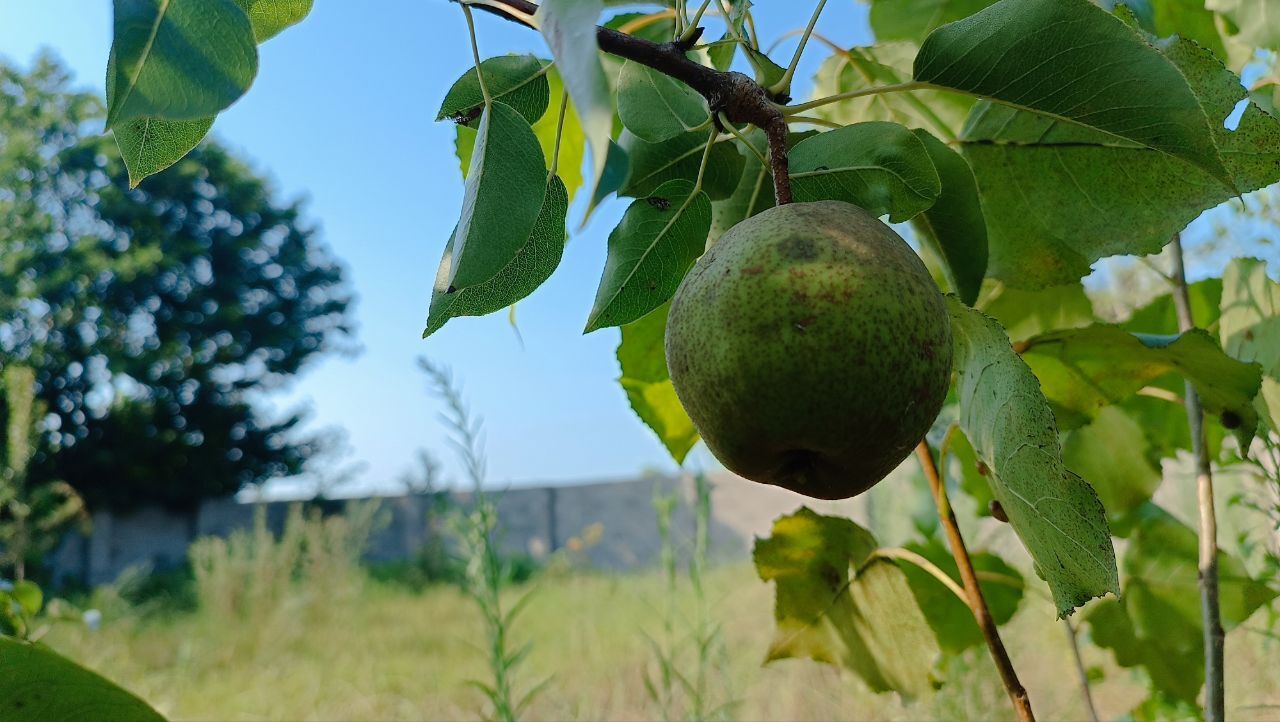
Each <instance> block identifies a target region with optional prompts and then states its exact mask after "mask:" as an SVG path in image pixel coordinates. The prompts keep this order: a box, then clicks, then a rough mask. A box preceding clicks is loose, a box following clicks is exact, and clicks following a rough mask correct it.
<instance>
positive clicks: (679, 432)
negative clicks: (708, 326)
mask: <svg viewBox="0 0 1280 722" xmlns="http://www.w3.org/2000/svg"><path fill="white" fill-rule="evenodd" d="M670 307H671V304H670V303H664V304H662V305H661V306H659V307H658V308H656V309H654V310H653V311H650V312H649V313H647V314H645V315H644V316H643V317H642V318H641V319H640V320H638V321H632V322H631V323H628V324H626V325H624V326H623V327H622V340H621V342H619V344H618V366H619V367H620V368H621V369H622V375H621V376H620V377H619V378H618V383H619V384H621V386H622V389H623V391H625V392H626V393H627V400H628V401H629V402H631V409H632V410H633V411H635V412H636V416H639V417H640V420H641V421H643V422H644V423H645V425H646V426H648V427H649V428H650V429H651V430H653V433H655V434H657V435H658V440H659V441H661V442H662V445H663V446H664V447H666V449H667V453H669V454H671V458H672V459H674V460H675V462H676V463H677V464H683V463H684V459H685V456H687V455H688V454H689V450H690V449H692V448H693V445H694V444H696V443H698V430H697V429H695V428H693V421H691V420H690V419H689V415H688V414H687V413H685V410H684V407H683V406H681V405H680V399H678V398H676V389H675V386H673V385H672V383H671V374H670V373H668V372H667V355H666V351H665V349H664V345H663V344H664V339H665V337H666V332H667V311H668V310H669V309H670Z"/></svg>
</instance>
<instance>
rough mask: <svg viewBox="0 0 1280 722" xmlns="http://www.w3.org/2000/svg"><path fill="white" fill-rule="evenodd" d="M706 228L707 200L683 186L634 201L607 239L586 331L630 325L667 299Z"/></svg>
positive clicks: (670, 185) (700, 246)
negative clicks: (605, 257)
mask: <svg viewBox="0 0 1280 722" xmlns="http://www.w3.org/2000/svg"><path fill="white" fill-rule="evenodd" d="M710 228H711V201H710V200H708V199H707V195H706V194H705V193H703V192H702V191H695V190H694V187H693V184H692V183H690V182H688V181H683V180H673V181H668V182H666V183H664V184H662V185H661V186H659V187H658V188H657V189H656V190H655V191H654V192H653V194H652V195H649V196H646V197H644V198H639V199H637V200H635V201H633V202H632V203H631V205H630V206H628V207H627V211H626V213H625V214H623V216H622V220H621V221H620V222H619V223H618V226H617V227H616V228H614V229H613V232H612V233H610V234H609V256H608V258H607V259H606V260H605V266H604V275H603V277H602V278H601V279H600V288H599V290H598V291H597V292H596V301H595V305H594V307H593V308H592V309H591V315H590V317H589V318H588V319H587V328H586V330H587V332H588V333H589V332H591V331H595V330H596V329H600V328H605V327H606V326H621V325H622V324H625V323H630V322H632V321H635V320H636V319H639V318H640V317H642V316H644V315H645V314H647V313H649V312H650V311H652V310H653V309H655V308H657V307H658V306H661V305H662V304H663V303H665V302H666V301H668V300H670V298H671V296H672V294H674V293H675V292H676V288H677V287H678V286H679V285H680V281H681V279H683V278H684V274H685V273H686V272H687V271H688V270H689V267H690V266H692V265H693V262H694V261H696V260H697V259H698V257H699V256H701V255H702V252H703V250H704V249H705V248H706V243H707V233H708V232H709V230H710Z"/></svg>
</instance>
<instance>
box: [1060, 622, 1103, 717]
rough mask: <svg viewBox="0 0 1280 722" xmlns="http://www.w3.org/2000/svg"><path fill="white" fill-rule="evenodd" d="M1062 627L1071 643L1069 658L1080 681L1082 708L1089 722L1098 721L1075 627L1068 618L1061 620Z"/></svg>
mask: <svg viewBox="0 0 1280 722" xmlns="http://www.w3.org/2000/svg"><path fill="white" fill-rule="evenodd" d="M1062 628H1063V629H1065V630H1067V641H1068V642H1070V644H1071V658H1072V659H1073V660H1075V666H1076V680H1077V681H1079V683H1080V697H1081V699H1083V700H1084V709H1085V711H1086V712H1088V713H1089V720H1090V722H1098V710H1097V708H1095V707H1094V706H1093V690H1091V689H1089V672H1088V671H1087V670H1086V669H1085V668H1084V659H1082V658H1081V657H1080V642H1079V640H1077V639H1076V628H1075V627H1074V626H1073V625H1072V624H1071V620H1070V619H1063V620H1062Z"/></svg>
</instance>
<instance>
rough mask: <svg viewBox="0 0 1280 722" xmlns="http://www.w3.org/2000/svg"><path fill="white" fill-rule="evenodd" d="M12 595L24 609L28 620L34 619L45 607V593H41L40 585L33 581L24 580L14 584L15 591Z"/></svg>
mask: <svg viewBox="0 0 1280 722" xmlns="http://www.w3.org/2000/svg"><path fill="white" fill-rule="evenodd" d="M10 594H11V595H12V596H13V599H14V601H16V602H17V603H18V606H19V607H22V614H23V615H24V616H26V617H28V618H30V617H34V616H35V615H36V614H37V613H38V612H39V611H40V608H41V607H43V606H44V592H42V591H40V585H39V584H36V583H35V582H33V581H30V580H27V579H23V580H20V581H17V582H14V583H13V591H12V592H10Z"/></svg>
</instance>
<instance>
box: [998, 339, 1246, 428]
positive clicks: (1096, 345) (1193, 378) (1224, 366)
mask: <svg viewBox="0 0 1280 722" xmlns="http://www.w3.org/2000/svg"><path fill="white" fill-rule="evenodd" d="M1022 358H1023V360H1025V361H1026V362H1027V364H1028V365H1029V366H1030V367H1031V368H1032V370H1034V371H1035V374H1036V376H1037V377H1038V378H1039V379H1040V384H1041V386H1042V387H1043V389H1044V394H1045V396H1047V397H1048V398H1049V401H1050V402H1051V403H1052V404H1053V407H1054V411H1055V412H1056V413H1057V416H1058V421H1059V423H1060V424H1062V425H1063V426H1064V427H1067V428H1070V427H1074V426H1078V425H1080V424H1081V423H1083V422H1084V421H1085V420H1086V419H1091V418H1094V417H1095V416H1096V415H1097V413H1098V411H1099V410H1101V409H1102V407H1104V406H1107V405H1109V404H1113V403H1117V402H1119V401H1123V400H1125V399H1126V398H1128V397H1129V396H1131V395H1133V394H1135V393H1137V392H1138V391H1139V390H1140V389H1142V388H1143V387H1144V386H1147V385H1148V384H1150V383H1151V382H1153V381H1155V380H1156V379H1159V378H1160V377H1162V376H1165V375H1167V374H1172V373H1179V374H1181V375H1182V376H1183V377H1184V378H1186V379H1187V380H1188V381H1190V382H1191V383H1192V384H1193V385H1194V386H1195V389H1196V392H1197V393H1198V394H1199V395H1200V398H1201V401H1202V402H1203V404H1204V407H1205V410H1207V411H1209V412H1210V413H1214V414H1222V413H1223V412H1226V411H1229V412H1231V413H1234V414H1236V415H1237V416H1238V417H1239V419H1240V421H1241V423H1240V425H1239V428H1238V429H1237V433H1238V434H1239V435H1240V438H1241V439H1244V440H1247V439H1248V438H1251V437H1252V436H1253V432H1254V429H1255V428H1256V427H1257V423H1258V415H1257V413H1256V412H1255V410H1254V408H1253V397H1254V396H1256V395H1257V393H1258V386H1259V384H1260V383H1261V370H1260V369H1259V368H1258V366H1257V365H1255V364H1248V363H1243V362H1241V361H1237V360H1236V359H1233V358H1231V357H1230V356H1228V355H1227V354H1226V353H1224V352H1223V351H1222V349H1221V348H1219V347H1218V344H1217V342H1216V341H1215V340H1214V339H1213V338H1212V337H1211V336H1210V335H1209V334H1208V333H1206V332H1205V331H1202V330H1199V329H1193V330H1191V331H1188V332H1186V333H1184V334H1181V335H1175V336H1153V335H1147V334H1134V333H1129V332H1127V331H1124V330H1123V329H1121V328H1119V327H1118V326H1111V325H1107V324H1096V325H1093V326H1089V327H1087V328H1081V329H1072V330H1067V331H1053V332H1050V333H1046V334H1042V335H1040V336H1036V337H1035V338H1032V339H1029V340H1028V341H1026V342H1025V350H1024V351H1023V354H1022Z"/></svg>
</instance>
